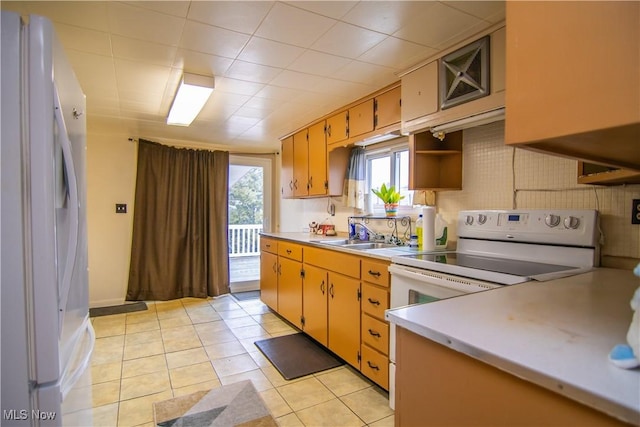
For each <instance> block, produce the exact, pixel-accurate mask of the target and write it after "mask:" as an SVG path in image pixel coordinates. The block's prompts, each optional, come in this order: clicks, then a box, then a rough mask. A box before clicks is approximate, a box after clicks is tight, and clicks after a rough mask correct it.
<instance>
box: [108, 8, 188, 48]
mask: <svg viewBox="0 0 640 427" xmlns="http://www.w3.org/2000/svg"><path fill="white" fill-rule="evenodd" d="M103 19H104V17H103ZM184 22H185V20H184V19H182V18H178V17H175V16H170V15H165V14H163V13H159V12H154V11H152V10H148V9H143V8H140V7H133V6H129V5H126V4H123V3H116V2H113V3H109V29H110V30H111V32H113V33H114V34H118V35H121V36H125V37H131V38H134V39H139V40H146V41H150V42H154V43H159V44H165V45H169V46H177V45H178V43H179V41H180V34H181V33H182V28H183V26H184Z"/></svg>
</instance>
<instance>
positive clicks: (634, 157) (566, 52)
mask: <svg viewBox="0 0 640 427" xmlns="http://www.w3.org/2000/svg"><path fill="white" fill-rule="evenodd" d="M506 3H507V4H506V13H507V22H509V25H507V28H506V31H507V37H506V40H507V52H506V58H507V68H506V78H507V90H506V109H507V111H508V113H507V114H508V115H509V119H508V120H507V121H506V125H505V142H506V143H507V144H527V145H528V146H530V147H532V148H533V149H537V150H543V151H546V152H551V153H557V154H560V155H567V156H570V157H573V158H578V159H582V160H593V161H594V162H598V163H602V164H609V165H612V166H620V167H623V168H625V167H626V168H630V169H634V168H635V169H636V170H640V150H639V149H638V141H640V96H638V94H640V78H638V75H639V73H640V70H639V67H640V59H639V54H638V52H640V25H638V16H640V2H637V1H635V2H606V1H603V2H506ZM532 118H535V120H532Z"/></svg>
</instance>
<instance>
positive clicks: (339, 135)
mask: <svg viewBox="0 0 640 427" xmlns="http://www.w3.org/2000/svg"><path fill="white" fill-rule="evenodd" d="M347 138H349V112H348V111H341V112H340V113H338V114H335V115H333V116H331V117H329V118H328V119H327V144H328V145H329V144H335V143H336V142H341V141H344V140H346V139H347Z"/></svg>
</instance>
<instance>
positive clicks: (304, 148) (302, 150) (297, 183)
mask: <svg viewBox="0 0 640 427" xmlns="http://www.w3.org/2000/svg"><path fill="white" fill-rule="evenodd" d="M307 138H308V130H307V129H304V130H301V131H300V132H298V133H296V134H294V135H293V195H294V197H301V196H306V195H307V194H309V189H308V188H307V181H308V179H309V141H308V140H307Z"/></svg>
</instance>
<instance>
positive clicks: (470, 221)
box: [464, 215, 473, 225]
mask: <svg viewBox="0 0 640 427" xmlns="http://www.w3.org/2000/svg"><path fill="white" fill-rule="evenodd" d="M464 223H465V224H466V225H471V224H473V217H472V216H471V215H467V218H466V220H465V221H464Z"/></svg>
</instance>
